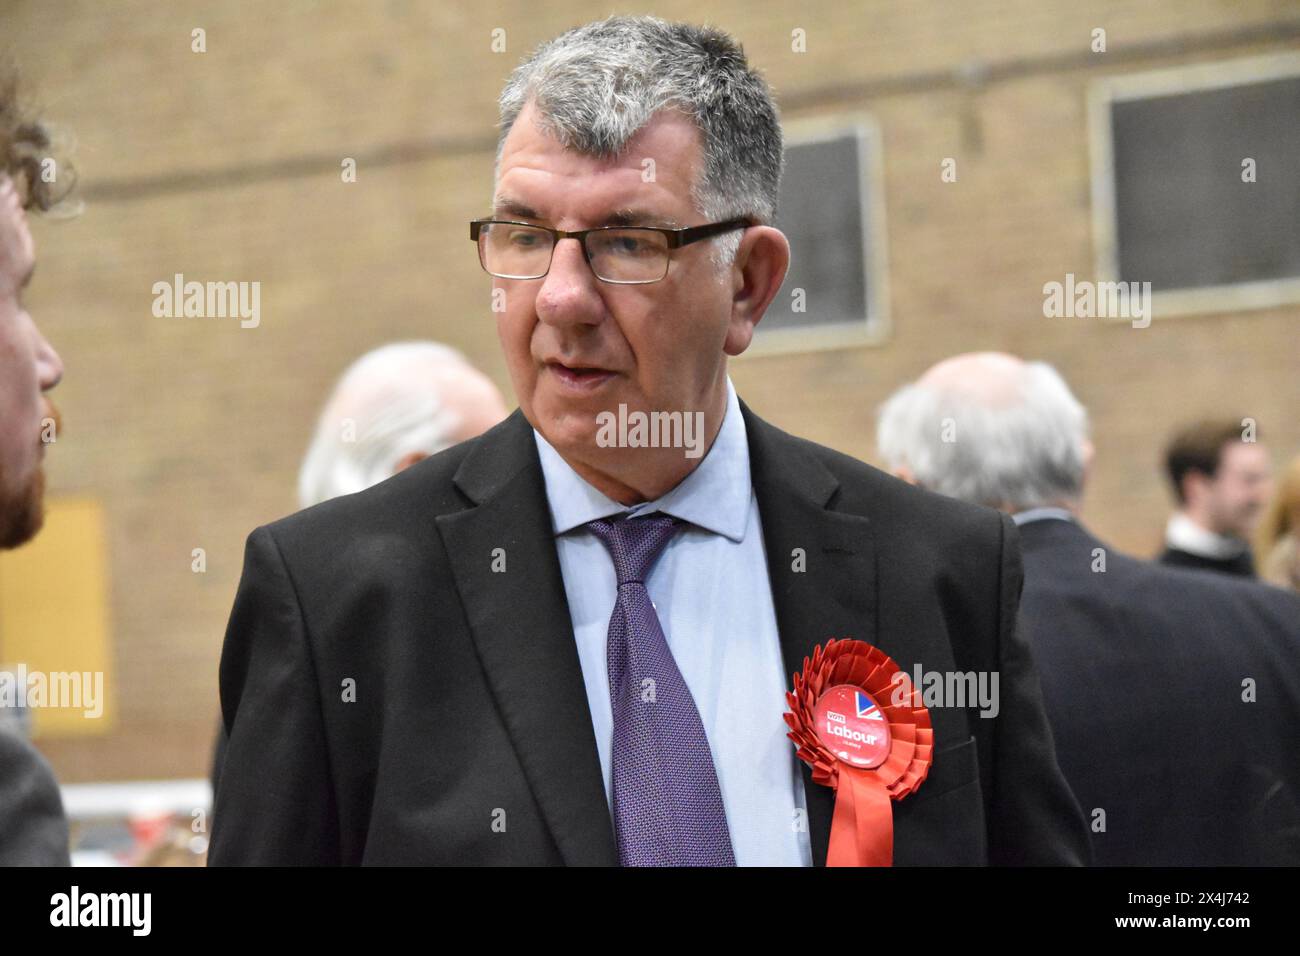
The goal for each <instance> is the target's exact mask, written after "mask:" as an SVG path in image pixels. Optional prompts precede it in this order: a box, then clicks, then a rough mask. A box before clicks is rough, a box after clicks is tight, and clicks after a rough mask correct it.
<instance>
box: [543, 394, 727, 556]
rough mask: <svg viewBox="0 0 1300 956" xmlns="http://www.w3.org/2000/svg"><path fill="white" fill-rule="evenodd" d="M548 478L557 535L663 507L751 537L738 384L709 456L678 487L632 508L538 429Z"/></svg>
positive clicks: (667, 511) (720, 529) (696, 522)
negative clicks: (577, 467) (582, 470)
mask: <svg viewBox="0 0 1300 956" xmlns="http://www.w3.org/2000/svg"><path fill="white" fill-rule="evenodd" d="M533 439H534V440H535V441H536V443H537V454H538V457H539V458H540V459H541V463H542V477H543V478H544V479H545V481H546V499H547V502H548V503H549V504H550V507H551V526H552V528H553V529H554V531H555V533H556V534H557V535H561V534H564V533H565V532H566V531H572V530H573V529H574V528H577V527H580V526H582V525H584V524H586V523H587V522H589V521H595V520H596V519H597V518H607V517H609V516H610V515H617V514H624V513H626V514H628V515H642V514H650V513H652V512H655V511H661V512H663V513H664V514H669V515H672V516H674V517H676V518H681V519H682V520H683V521H688V522H690V523H691V524H693V525H696V526H698V527H700V528H704V529H705V530H707V531H712V532H713V533H714V534H720V535H722V536H724V537H726V538H730V539H731V540H732V541H736V542H740V541H743V540H744V539H745V529H746V525H747V524H748V521H749V503H750V498H751V496H752V495H753V488H752V486H751V483H750V475H749V441H748V438H747V435H746V432H745V420H744V418H743V417H742V416H741V414H740V401H739V399H737V397H736V389H735V387H734V386H733V385H732V384H731V377H730V376H728V377H727V408H726V411H725V412H724V413H723V416H722V427H721V428H720V429H719V430H718V437H717V439H716V440H715V441H714V442H713V447H711V448H710V449H709V451H708V453H707V454H705V456H704V458H703V460H701V461H700V463H699V464H698V465H696V466H695V468H694V470H692V471H691V473H690V474H689V475H687V476H686V477H685V478H683V479H682V480H681V482H680V483H678V484H677V486H676V487H674V488H672V489H671V490H669V491H668V492H666V493H664V494H663V495H661V496H660V497H659V498H657V499H655V500H654V501H647V502H643V503H642V504H638V505H633V506H632V507H630V508H629V507H627V506H626V505H623V504H620V503H619V502H617V501H614V500H613V499H612V498H609V497H607V496H606V495H605V494H603V493H602V492H600V491H597V490H596V489H595V488H594V487H592V486H591V485H590V484H589V483H588V482H587V481H586V479H584V478H583V477H582V476H581V475H579V474H578V473H577V472H576V471H574V470H573V468H572V467H571V466H570V465H569V463H568V462H567V461H565V460H564V458H563V457H562V456H561V455H560V453H559V452H558V451H556V450H555V448H554V447H553V446H552V445H551V443H550V442H548V441H547V440H546V439H545V438H543V437H542V435H541V433H540V432H538V431H537V429H535V428H534V429H533Z"/></svg>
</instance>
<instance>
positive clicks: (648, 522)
mask: <svg viewBox="0 0 1300 956" xmlns="http://www.w3.org/2000/svg"><path fill="white" fill-rule="evenodd" d="M681 525H682V522H681V521H680V520H679V519H677V518H674V517H673V516H672V515H665V514H653V515H650V516H648V517H645V518H619V519H614V518H597V519H596V520H595V521H589V522H587V527H588V528H589V529H590V530H591V533H592V534H594V535H595V536H596V537H597V538H599V539H600V540H601V541H603V542H604V543H605V548H606V549H607V550H608V551H609V556H610V558H612V559H613V561H614V573H615V574H617V575H618V585H619V587H622V586H623V585H624V584H631V583H637V582H639V583H642V584H644V583H645V579H646V575H647V574H649V573H650V569H651V568H652V567H654V563H655V561H656V560H658V558H659V555H660V554H662V553H663V550H664V548H665V547H667V545H668V542H669V541H671V540H672V537H673V535H675V534H676V533H677V532H678V531H680V530H681Z"/></svg>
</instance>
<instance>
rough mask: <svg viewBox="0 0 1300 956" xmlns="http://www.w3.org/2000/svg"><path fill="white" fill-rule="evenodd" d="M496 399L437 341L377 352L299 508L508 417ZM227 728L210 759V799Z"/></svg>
mask: <svg viewBox="0 0 1300 956" xmlns="http://www.w3.org/2000/svg"><path fill="white" fill-rule="evenodd" d="M506 413H507V409H506V404H505V401H504V399H502V397H501V392H500V391H499V390H498V389H497V387H496V386H495V385H494V384H492V380H491V379H490V378H488V377H487V376H486V375H484V374H483V373H482V372H480V371H479V370H478V369H477V368H475V367H474V366H473V365H472V364H470V361H469V359H467V358H466V357H465V356H464V355H463V354H461V353H460V352H459V351H457V350H456V349H454V348H451V347H450V346H447V345H443V344H442V343H440V342H393V343H390V344H388V345H381V346H380V347H379V348H377V349H373V350H371V351H369V352H367V353H366V354H365V355H363V356H361V357H360V358H359V359H357V360H356V361H355V362H353V363H352V364H351V365H349V366H348V368H347V370H346V371H345V372H344V373H343V375H342V376H341V377H340V378H339V380H338V383H337V384H336V385H335V386H334V390H333V391H332V392H331V393H330V397H329V399H328V400H327V401H326V403H325V408H324V410H323V411H322V412H321V415H320V419H319V421H318V422H317V424H316V432H315V434H314V435H313V436H312V440H311V445H310V446H309V447H308V449H307V454H306V456H305V457H304V458H303V462H302V469H301V471H300V472H299V474H298V502H299V504H301V505H302V507H304V508H310V507H311V506H312V505H316V504H320V503H321V502H322V501H329V500H330V499H331V498H338V497H340V496H342V495H350V494H353V493H355V492H358V491H363V490H365V489H366V488H369V487H370V486H371V485H377V484H379V482H381V481H383V480H384V479H386V478H391V477H393V475H395V474H397V473H398V472H400V471H403V470H404V469H406V468H409V467H410V466H411V465H414V464H415V463H416V462H418V461H421V460H422V459H425V458H428V457H429V456H430V455H436V454H437V453H438V452H440V451H442V450H443V449H444V448H450V447H451V446H452V445H455V444H457V443H458V442H462V441H466V440H467V439H470V438H473V437H474V436H475V435H480V434H482V433H483V432H485V431H487V430H488V429H489V428H491V427H492V426H493V425H495V424H497V422H499V421H501V419H503V418H505V417H506ZM226 743H227V741H226V733H225V728H224V727H221V728H218V730H217V739H216V744H215V745H214V748H213V754H212V791H213V793H214V794H215V793H216V790H217V783H218V781H219V780H220V779H221V770H222V767H223V766H224V764H225V759H226Z"/></svg>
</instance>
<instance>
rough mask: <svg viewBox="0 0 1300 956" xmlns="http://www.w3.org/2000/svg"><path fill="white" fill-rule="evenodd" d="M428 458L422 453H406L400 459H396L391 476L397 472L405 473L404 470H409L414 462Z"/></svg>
mask: <svg viewBox="0 0 1300 956" xmlns="http://www.w3.org/2000/svg"><path fill="white" fill-rule="evenodd" d="M428 457H429V456H428V455H426V454H425V453H424V452H422V451H408V452H407V453H406V454H405V455H403V456H402V457H401V458H400V459H398V462H397V465H396V467H394V468H393V474H395V475H396V474H398V473H399V472H403V471H406V469H408V468H410V467H411V466H412V465H414V464H415V463H416V462H421V461H424V459H426V458H428Z"/></svg>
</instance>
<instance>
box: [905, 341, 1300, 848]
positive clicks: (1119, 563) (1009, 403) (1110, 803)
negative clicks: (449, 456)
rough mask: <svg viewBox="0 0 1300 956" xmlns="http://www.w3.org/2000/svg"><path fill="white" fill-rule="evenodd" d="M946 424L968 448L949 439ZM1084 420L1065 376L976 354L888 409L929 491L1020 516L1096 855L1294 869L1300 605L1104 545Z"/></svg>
mask: <svg viewBox="0 0 1300 956" xmlns="http://www.w3.org/2000/svg"><path fill="white" fill-rule="evenodd" d="M945 419H951V422H952V428H953V430H954V431H955V434H956V435H957V436H959V437H958V440H957V441H956V442H955V443H951V444H955V445H960V446H961V448H960V449H957V448H952V447H951V445H949V446H945V445H944V443H943V442H942V441H940V440H936V438H935V437H934V436H939V435H940V428H939V426H938V424H937V423H938V422H942V421H943V420H945ZM931 426H933V427H931ZM1086 429H1087V418H1086V413H1085V412H1084V410H1083V407H1082V406H1081V405H1080V404H1079V403H1078V402H1077V401H1076V400H1075V399H1074V396H1073V395H1071V394H1070V391H1069V389H1068V387H1067V386H1066V385H1065V383H1064V382H1063V381H1062V380H1061V379H1060V377H1059V376H1058V375H1057V374H1056V373H1055V371H1054V370H1052V369H1051V368H1050V367H1048V366H1045V365H1042V364H1041V363H1034V364H1032V365H1031V364H1026V363H1024V362H1021V361H1019V360H1018V359H1014V358H1012V357H1010V356H1000V355H974V356H959V357H957V358H954V359H949V360H948V361H946V362H943V363H940V364H939V365H937V366H936V367H935V368H933V369H931V370H930V372H928V373H927V374H926V375H925V376H923V377H922V378H921V379H920V380H919V381H918V382H917V383H915V384H914V385H910V386H907V387H906V388H904V389H902V390H900V391H899V392H898V393H896V394H895V395H894V396H893V397H892V398H891V399H890V400H889V401H888V402H887V403H886V404H885V406H884V407H883V408H882V410H881V418H880V439H881V440H880V447H881V452H882V455H884V457H885V458H886V460H887V461H888V462H889V463H890V465H891V467H894V468H896V469H898V470H899V471H900V473H902V474H904V475H906V476H908V477H911V478H912V479H913V480H916V481H918V482H919V483H921V484H923V485H925V486H926V487H929V488H932V489H935V490H939V491H943V492H944V493H948V494H953V495H956V496H959V497H962V498H965V499H966V500H969V501H977V502H982V503H987V504H991V505H994V506H997V507H1000V508H1002V509H1003V510H1005V511H1007V512H1010V513H1012V514H1013V517H1014V520H1015V522H1016V523H1017V525H1018V526H1019V530H1020V540H1021V544H1022V547H1023V550H1024V562H1025V587H1024V595H1023V597H1022V599H1021V611H1022V615H1023V620H1024V624H1025V632H1026V634H1027V635H1028V637H1029V640H1030V643H1031V646H1032V648H1033V654H1034V660H1035V662H1036V663H1037V665H1038V669H1039V672H1040V673H1041V675H1042V682H1043V695H1044V698H1045V700H1046V702H1047V713H1048V717H1049V720H1050V723H1051V726H1052V731H1053V735H1054V737H1055V740H1056V744H1057V756H1058V759H1059V761H1060V764H1061V769H1062V770H1063V771H1064V772H1065V775H1066V779H1067V780H1068V781H1069V782H1070V786H1071V787H1072V789H1073V790H1074V792H1075V795H1076V796H1077V797H1078V798H1079V801H1080V803H1081V805H1082V807H1083V810H1084V812H1085V814H1087V815H1088V816H1089V818H1090V821H1091V824H1092V830H1093V841H1092V842H1093V855H1094V859H1095V861H1096V862H1097V863H1098V864H1102V865H1112V866H1123V865H1145V866H1180V865H1186V866H1212V865H1234V864H1241V865H1250V864H1253V865H1259V864H1288V865H1295V864H1296V863H1298V862H1300V809H1298V808H1297V798H1298V796H1300V760H1298V759H1297V757H1296V752H1295V741H1296V739H1297V734H1298V733H1300V667H1298V666H1297V663H1296V662H1297V660H1298V659H1300V599H1298V598H1297V597H1296V596H1295V595H1293V594H1290V593H1288V592H1285V591H1282V590H1280V589H1277V588H1271V587H1267V586H1264V585H1259V584H1255V583H1252V582H1249V581H1244V580H1237V579H1234V578H1230V577H1227V576H1224V575H1219V574H1211V573H1208V572H1204V571H1187V570H1181V569H1175V568H1167V567H1164V566H1161V565H1159V564H1154V563H1151V562H1146V561H1139V560H1136V559H1134V558H1131V557H1128V556H1126V555H1124V554H1122V553H1120V552H1118V551H1116V550H1114V549H1113V548H1111V547H1109V546H1108V545H1106V544H1104V543H1102V542H1101V541H1099V540H1097V539H1096V538H1095V537H1093V536H1092V535H1091V534H1090V533H1089V532H1088V531H1087V530H1086V529H1085V528H1084V527H1083V525H1082V524H1080V522H1079V520H1078V506H1079V501H1080V499H1081V496H1082V492H1083V481H1084V472H1085V468H1086V463H1087V461H1088V459H1089V457H1090V456H1091V445H1090V443H1089V441H1088V438H1087V430H1086ZM915 462H921V463H922V464H921V466H920V467H919V468H918V467H917V466H916V465H915V464H914V463H915Z"/></svg>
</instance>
